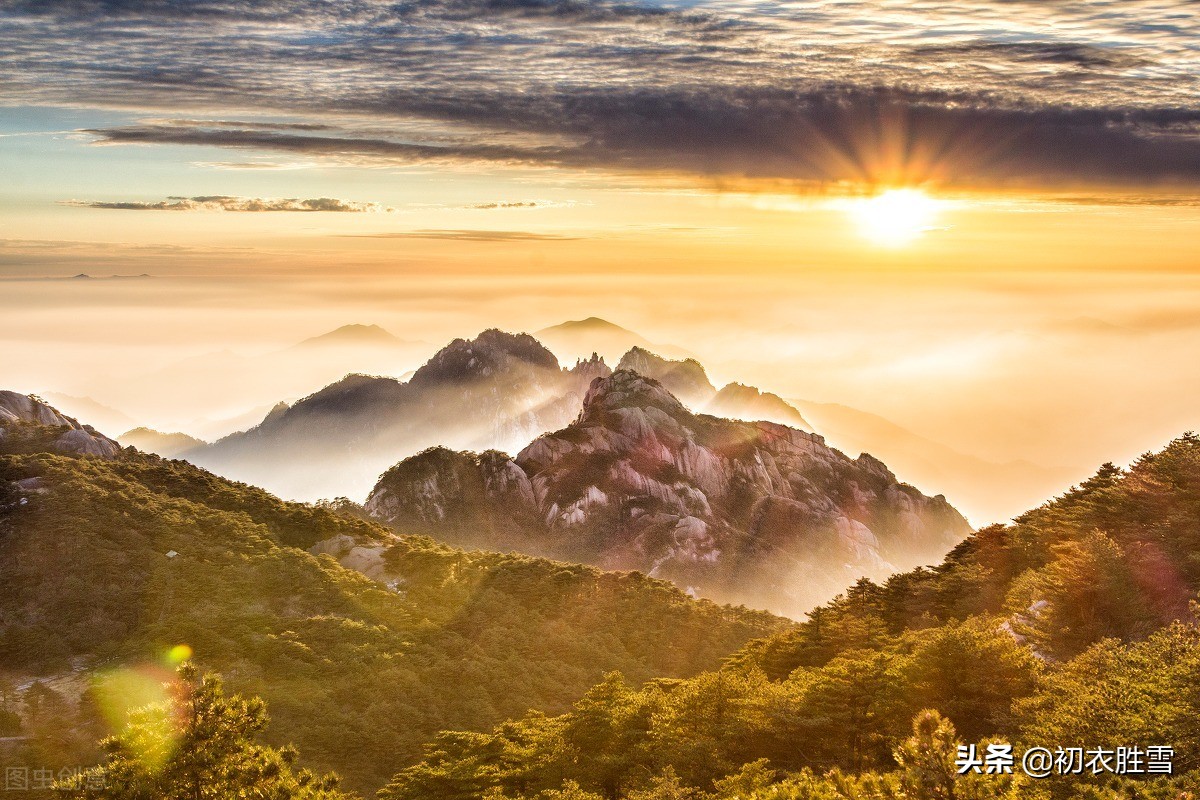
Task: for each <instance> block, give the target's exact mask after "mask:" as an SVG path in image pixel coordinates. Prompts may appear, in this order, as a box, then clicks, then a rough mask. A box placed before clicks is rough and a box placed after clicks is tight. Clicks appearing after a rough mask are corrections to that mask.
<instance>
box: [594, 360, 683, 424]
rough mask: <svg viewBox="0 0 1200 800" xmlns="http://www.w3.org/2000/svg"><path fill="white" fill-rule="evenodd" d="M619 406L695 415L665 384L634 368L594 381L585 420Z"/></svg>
mask: <svg viewBox="0 0 1200 800" xmlns="http://www.w3.org/2000/svg"><path fill="white" fill-rule="evenodd" d="M619 408H642V409H647V408H657V409H660V410H661V411H664V412H666V413H667V414H668V415H670V416H672V417H680V416H684V417H686V416H691V413H690V412H689V411H688V410H687V409H686V408H684V406H683V404H682V403H680V402H679V400H677V399H676V398H675V395H673V394H671V393H670V392H669V391H667V389H666V387H664V386H663V385H662V384H661V383H659V382H658V381H656V380H654V379H653V378H648V377H646V376H645V375H642V374H641V373H638V372H634V371H633V370H631V369H618V370H617V371H616V372H614V373H613V374H612V375H609V376H608V377H607V378H596V379H595V380H594V381H592V385H591V386H590V387H589V388H588V392H587V395H586V396H585V397H584V398H583V419H587V418H588V417H591V416H594V415H595V414H597V413H601V412H604V411H612V410H615V409H619Z"/></svg>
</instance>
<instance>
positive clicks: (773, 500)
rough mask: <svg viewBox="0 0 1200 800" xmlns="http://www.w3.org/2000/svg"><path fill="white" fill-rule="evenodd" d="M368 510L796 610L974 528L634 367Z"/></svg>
mask: <svg viewBox="0 0 1200 800" xmlns="http://www.w3.org/2000/svg"><path fill="white" fill-rule="evenodd" d="M367 510H368V511H369V512H370V513H371V514H372V515H373V516H375V517H377V518H379V519H381V520H385V521H387V522H390V523H392V524H394V525H397V526H398V527H400V528H401V529H403V530H420V531H423V532H426V533H430V534H432V535H434V536H437V537H440V538H442V539H444V540H446V541H450V542H452V543H455V544H460V545H465V546H472V547H486V548H488V549H514V550H520V551H522V552H530V553H533V554H537V555H547V556H551V557H556V558H561V559H565V560H573V561H583V562H586V563H592V564H596V565H598V566H601V567H605V568H609V569H637V570H641V571H644V572H648V573H649V574H651V575H654V576H657V577H662V578H666V579H669V580H672V581H674V582H675V583H676V584H677V585H679V586H681V587H684V588H686V589H688V590H689V591H693V592H695V593H698V594H701V595H704V596H708V597H712V598H714V599H718V600H725V601H733V602H744V603H747V604H749V605H753V606H757V607H764V608H768V609H771V610H773V611H777V612H781V613H785V614H791V615H799V614H801V613H803V612H804V611H805V610H807V609H808V608H810V607H812V606H813V605H814V604H815V603H817V602H820V601H822V600H824V599H828V598H829V597H831V596H833V594H835V593H836V592H838V591H841V590H842V589H844V588H845V586H846V585H848V583H849V582H850V581H852V580H854V579H856V578H858V577H861V576H864V575H866V576H871V577H883V576H884V575H886V574H888V573H891V572H893V571H895V570H897V569H905V568H909V567H912V566H915V565H917V564H923V563H928V562H930V561H932V560H935V559H939V558H941V557H942V556H943V555H944V554H945V552H946V551H947V550H948V549H949V548H950V547H952V546H953V545H954V544H956V543H957V542H958V541H959V540H961V539H962V538H963V537H964V536H966V534H967V533H968V532H969V526H968V525H967V523H966V521H965V520H964V519H963V518H962V517H961V516H960V515H959V514H958V512H956V511H955V510H954V509H953V508H952V507H951V506H950V505H949V504H948V503H947V502H946V500H945V499H944V498H942V497H940V496H939V497H935V498H930V497H926V496H925V495H923V494H921V493H920V492H919V491H917V490H916V489H914V488H912V487H910V486H906V485H904V484H900V483H898V482H897V480H896V478H895V476H894V475H893V474H892V473H891V472H890V471H889V470H888V469H887V467H886V466H884V465H883V464H882V463H881V462H879V461H878V460H876V459H874V458H872V457H870V456H868V455H863V456H860V457H859V458H857V459H853V460H852V459H850V458H848V457H846V456H845V455H843V454H842V453H840V452H838V451H837V450H834V449H832V448H830V447H827V446H826V445H825V443H824V440H823V439H822V438H821V437H820V436H818V435H816V434H812V433H806V432H804V431H801V430H796V429H794V428H790V427H786V426H783V425H779V424H777V423H772V422H740V421H735V420H728V419H720V418H717V417H712V416H708V415H704V414H694V413H692V412H691V411H689V410H688V409H687V408H686V407H685V406H684V405H683V404H682V403H681V402H680V401H679V400H678V399H676V397H675V396H674V395H672V394H671V393H670V392H669V391H667V389H666V388H664V386H663V385H662V384H661V383H659V382H658V381H656V380H653V379H651V378H647V377H644V376H642V375H640V374H638V373H636V372H633V371H631V370H618V371H617V372H615V373H613V374H612V375H611V376H608V377H600V378H596V379H595V380H594V381H593V382H592V384H591V387H590V389H589V390H588V392H587V395H586V397H585V399H584V403H583V411H582V413H581V414H580V415H579V417H578V419H576V420H575V421H574V422H573V423H572V424H570V425H569V426H567V427H565V428H563V429H562V430H559V431H557V432H555V433H550V434H546V435H543V436H541V437H539V438H537V439H536V440H534V441H533V442H532V443H531V444H530V445H529V446H528V447H526V448H524V449H523V450H522V451H521V452H520V453H519V454H518V455H517V456H516V457H515V458H510V457H509V456H507V455H505V454H504V453H500V452H496V451H488V452H484V453H482V454H480V455H474V454H470V453H459V452H454V451H452V450H449V449H446V448H434V449H430V450H427V451H426V452H423V453H421V454H419V455H417V456H414V457H412V458H409V459H407V460H405V461H403V462H401V463H399V464H397V465H396V466H395V467H393V468H392V469H391V470H389V471H388V472H387V473H385V474H384V475H383V477H382V478H380V480H379V482H378V484H377V485H376V487H375V489H374V491H372V493H371V495H370V497H369V499H368V501H367Z"/></svg>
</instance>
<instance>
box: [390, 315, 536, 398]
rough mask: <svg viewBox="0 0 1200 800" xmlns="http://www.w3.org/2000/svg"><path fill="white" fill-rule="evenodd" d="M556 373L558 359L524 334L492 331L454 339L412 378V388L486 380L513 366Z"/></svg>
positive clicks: (493, 329)
mask: <svg viewBox="0 0 1200 800" xmlns="http://www.w3.org/2000/svg"><path fill="white" fill-rule="evenodd" d="M518 365H524V366H528V367H532V368H534V369H535V370H545V371H550V370H553V371H558V368H559V367H558V359H557V358H556V357H555V356H554V354H553V353H551V352H550V351H549V350H548V349H546V347H545V345H543V344H542V343H541V342H539V341H538V340H537V339H535V338H533V337H532V336H530V335H529V334H527V333H517V334H513V333H505V332H504V331H501V330H497V329H495V328H492V329H490V330H486V331H484V332H483V333H481V334H479V335H478V336H476V337H475V338H474V339H471V340H469V341H468V340H467V339H455V340H454V341H453V342H451V343H450V344H448V345H446V346H445V347H443V348H442V349H441V350H439V351H438V352H437V353H436V354H434V356H433V358H431V359H429V361H428V363H426V364H425V365H424V366H423V367H421V368H420V369H418V370H417V371H416V373H415V374H414V375H413V377H412V380H411V381H410V383H411V384H412V385H413V386H430V385H436V384H442V383H447V382H462V381H470V380H478V379H482V378H487V377H489V376H492V375H495V374H497V373H500V372H504V371H506V370H508V369H510V368H511V367H513V366H518Z"/></svg>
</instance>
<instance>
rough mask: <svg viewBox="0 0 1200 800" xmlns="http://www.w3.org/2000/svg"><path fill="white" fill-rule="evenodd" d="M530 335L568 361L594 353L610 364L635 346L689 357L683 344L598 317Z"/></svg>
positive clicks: (554, 326) (553, 326) (545, 329)
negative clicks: (661, 340)
mask: <svg viewBox="0 0 1200 800" xmlns="http://www.w3.org/2000/svg"><path fill="white" fill-rule="evenodd" d="M533 335H534V336H536V337H537V339H538V341H540V342H543V343H544V344H545V345H546V346H547V347H549V348H550V349H551V350H552V351H554V353H555V354H556V355H557V356H558V357H559V358H560V359H562V360H564V361H568V362H569V361H572V360H574V359H578V358H587V357H588V355H589V354H591V353H597V354H599V355H601V356H603V357H604V358H605V359H606V360H608V362H609V363H616V362H617V360H618V359H620V358H621V356H622V355H623V354H624V353H627V352H629V350H630V349H632V348H635V347H639V348H643V349H645V350H648V351H652V352H655V353H659V354H661V355H665V356H670V357H672V358H691V357H692V354H691V353H689V352H688V351H687V350H685V349H684V348H682V347H678V346H676V345H672V344H665V343H654V342H651V341H649V340H648V339H646V338H645V337H644V336H642V335H641V334H639V333H636V332H634V331H631V330H629V329H628V328H623V327H621V326H620V325H617V324H615V323H612V322H609V321H608V320H606V319H601V318H600V317H588V318H587V319H579V320H569V321H567V322H563V323H560V324H558V325H551V326H550V327H548V328H542V329H541V330H538V331H534V334H533Z"/></svg>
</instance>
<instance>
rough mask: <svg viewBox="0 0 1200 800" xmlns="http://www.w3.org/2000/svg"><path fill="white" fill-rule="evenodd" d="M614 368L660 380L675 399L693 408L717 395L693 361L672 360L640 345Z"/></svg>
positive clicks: (634, 347) (705, 373)
mask: <svg viewBox="0 0 1200 800" xmlns="http://www.w3.org/2000/svg"><path fill="white" fill-rule="evenodd" d="M617 369H631V370H633V371H634V372H639V373H641V374H642V375H645V376H646V377H648V378H653V379H654V380H656V381H659V382H661V383H662V384H663V386H665V387H666V388H667V389H668V390H670V392H671V394H673V395H675V396H676V397H678V398H679V399H680V400H682V401H684V402H685V403H689V404H691V405H692V406H693V407H696V408H698V407H700V406H702V405H704V404H705V403H707V402H708V401H709V400H710V399H712V396H713V395H715V394H716V392H717V390H716V387H714V386H713V385H712V382H711V381H709V379H708V373H707V372H705V371H704V366H703V365H702V364H701V363H700V362H699V361H697V360H696V359H694V358H685V359H681V360H672V359H669V358H663V357H662V356H660V355H657V354H655V353H652V352H650V351H649V350H647V349H646V348H644V347H641V346H640V345H634V346H633V347H631V348H629V350H628V351H627V352H626V353H625V355H623V356H621V361H620V362H619V363H618V364H617Z"/></svg>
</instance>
